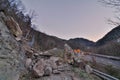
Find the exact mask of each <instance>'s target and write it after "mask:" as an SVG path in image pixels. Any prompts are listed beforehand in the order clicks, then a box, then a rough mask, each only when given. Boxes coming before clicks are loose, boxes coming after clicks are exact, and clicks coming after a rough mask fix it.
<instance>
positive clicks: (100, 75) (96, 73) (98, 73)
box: [93, 69, 119, 80]
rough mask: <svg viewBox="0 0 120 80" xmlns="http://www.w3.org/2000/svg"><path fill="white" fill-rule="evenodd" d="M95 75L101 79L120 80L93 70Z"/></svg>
mask: <svg viewBox="0 0 120 80" xmlns="http://www.w3.org/2000/svg"><path fill="white" fill-rule="evenodd" d="M93 74H95V75H97V76H99V77H101V78H103V79H105V80H119V79H118V78H115V77H113V76H111V75H108V74H106V73H103V72H101V71H98V70H96V69H93Z"/></svg>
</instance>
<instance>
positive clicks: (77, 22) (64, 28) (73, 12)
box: [22, 0, 114, 41]
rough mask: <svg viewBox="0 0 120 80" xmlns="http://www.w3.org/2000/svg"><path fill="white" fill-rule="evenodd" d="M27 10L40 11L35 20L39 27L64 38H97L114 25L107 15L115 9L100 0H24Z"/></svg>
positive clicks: (110, 16) (111, 14)
mask: <svg viewBox="0 0 120 80" xmlns="http://www.w3.org/2000/svg"><path fill="white" fill-rule="evenodd" d="M22 1H23V4H24V5H25V7H26V9H27V11H29V10H30V9H31V10H35V11H36V13H37V14H38V16H37V18H36V21H35V23H36V24H37V25H38V29H39V30H40V31H42V32H45V33H47V34H49V35H54V36H57V37H59V38H63V39H70V38H76V37H79V38H81V37H83V38H87V39H89V40H93V41H96V40H98V39H100V38H101V37H103V36H104V35H105V34H106V33H107V32H108V31H110V30H111V29H112V28H113V27H114V26H113V25H109V24H107V23H108V22H107V18H112V17H113V16H114V14H113V10H112V9H110V8H107V7H105V6H103V5H102V4H101V3H100V2H98V0H22Z"/></svg>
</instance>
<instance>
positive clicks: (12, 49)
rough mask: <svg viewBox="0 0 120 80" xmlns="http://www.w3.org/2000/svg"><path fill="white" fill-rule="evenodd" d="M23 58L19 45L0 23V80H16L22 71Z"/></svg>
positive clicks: (22, 51)
mask: <svg viewBox="0 0 120 80" xmlns="http://www.w3.org/2000/svg"><path fill="white" fill-rule="evenodd" d="M24 57H25V56H24V50H23V49H22V47H21V44H20V43H18V42H17V41H16V40H15V37H14V36H13V35H12V34H11V32H10V31H9V30H8V28H7V26H6V25H4V24H3V23H1V22H0V80H18V79H19V77H20V76H21V72H22V70H24Z"/></svg>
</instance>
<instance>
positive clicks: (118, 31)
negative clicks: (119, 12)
mask: <svg viewBox="0 0 120 80" xmlns="http://www.w3.org/2000/svg"><path fill="white" fill-rule="evenodd" d="M119 38H120V26H117V27H115V28H114V29H112V30H111V31H110V32H108V33H107V34H106V35H105V36H104V37H103V38H101V39H100V40H98V41H97V42H96V45H97V46H100V45H104V44H106V43H107V42H110V41H114V40H117V39H119Z"/></svg>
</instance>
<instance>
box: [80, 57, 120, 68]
mask: <svg viewBox="0 0 120 80" xmlns="http://www.w3.org/2000/svg"><path fill="white" fill-rule="evenodd" d="M80 56H81V55H80ZM82 58H83V59H84V60H87V61H91V62H92V61H95V62H96V63H100V64H104V65H112V67H114V68H117V69H120V60H113V59H110V58H105V57H100V56H94V55H83V57H82Z"/></svg>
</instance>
